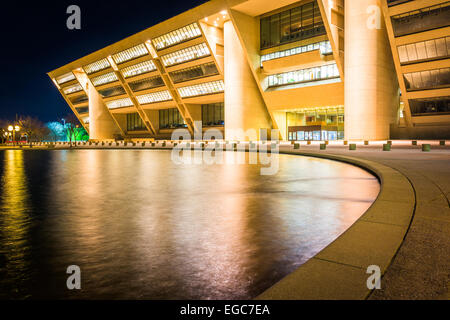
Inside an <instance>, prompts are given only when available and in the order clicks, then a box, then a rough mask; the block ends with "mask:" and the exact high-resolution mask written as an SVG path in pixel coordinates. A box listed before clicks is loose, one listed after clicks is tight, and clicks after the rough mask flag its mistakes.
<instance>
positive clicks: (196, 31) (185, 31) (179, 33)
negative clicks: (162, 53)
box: [152, 23, 202, 50]
mask: <svg viewBox="0 0 450 320" xmlns="http://www.w3.org/2000/svg"><path fill="white" fill-rule="evenodd" d="M201 35H202V32H201V30H200V27H199V26H198V24H197V23H192V24H190V25H188V26H186V27H183V28H180V29H177V30H175V31H172V32H169V33H167V34H165V35H162V36H160V37H158V38H155V39H153V40H152V42H153V45H154V46H155V48H156V50H161V49H164V48H167V47H170V46H173V45H175V44H178V43H181V42H183V41H186V40H190V39H194V38H197V37H199V36H201Z"/></svg>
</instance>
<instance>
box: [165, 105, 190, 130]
mask: <svg viewBox="0 0 450 320" xmlns="http://www.w3.org/2000/svg"><path fill="white" fill-rule="evenodd" d="M183 127H186V124H185V123H184V120H183V117H182V116H181V114H180V112H179V111H178V109H177V108H171V109H164V110H159V128H160V129H176V128H183Z"/></svg>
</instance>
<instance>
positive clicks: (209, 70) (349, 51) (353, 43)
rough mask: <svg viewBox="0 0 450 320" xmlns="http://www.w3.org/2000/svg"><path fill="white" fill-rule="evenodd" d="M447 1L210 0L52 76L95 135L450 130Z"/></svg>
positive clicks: (291, 135)
mask: <svg viewBox="0 0 450 320" xmlns="http://www.w3.org/2000/svg"><path fill="white" fill-rule="evenodd" d="M449 7H450V6H449V3H448V1H445V0H414V1H392V0H345V1H344V0H333V1H328V0H302V1H294V0H283V1H278V2H273V1H266V0H212V1H209V2H206V3H205V4H203V5H201V6H199V7H196V8H194V9H192V10H189V11H187V12H185V13H182V14H180V15H178V16H176V17H174V18H171V19H169V20H166V21H164V22H162V23H160V24H157V25H155V26H153V27H150V28H149V29H146V30H144V31H142V32H139V33H138V34H136V35H133V36H131V37H129V38H126V39H124V40H122V41H119V42H117V43H115V44H113V45H111V46H108V47H106V48H104V49H101V50H99V51H96V52H94V53H92V54H90V55H88V56H86V57H83V58H81V59H79V60H76V61H74V62H72V63H69V64H68V65H66V66H63V67H61V68H58V69H57V70H54V71H52V72H49V74H48V75H49V77H50V78H51V79H52V80H53V82H54V83H55V85H56V86H57V88H58V90H59V91H60V93H61V94H62V95H63V97H64V99H65V100H66V101H67V103H68V105H69V106H70V108H71V109H72V110H73V112H74V113H75V114H76V116H77V117H78V118H79V120H80V122H81V124H82V125H83V126H84V127H85V128H86V130H87V131H88V132H89V134H90V137H91V139H92V140H109V139H117V138H119V139H145V138H148V139H170V138H171V135H172V133H173V132H174V130H175V129H182V128H186V129H187V130H188V132H189V133H190V134H191V135H193V134H194V133H195V132H197V133H198V132H199V128H197V124H196V123H198V121H202V127H203V131H205V130H207V129H209V128H213V129H216V130H219V131H220V132H221V133H222V134H223V135H224V136H223V138H224V139H226V140H252V139H261V137H260V136H259V135H260V134H259V133H260V132H261V130H264V131H265V130H267V129H278V130H279V132H280V138H281V139H282V140H292V141H293V140H296V141H302V140H303V141H304V140H318V141H323V140H343V139H346V140H384V139H392V138H396V137H401V138H415V139H417V138H421V136H422V135H423V136H424V137H427V138H448V132H449V131H448V130H447V129H446V128H448V127H449V126H450V102H449V101H450V98H449V97H450V83H448V80H447V78H449V77H448V75H450V58H449V57H450V25H449V23H448V21H450V19H448V14H449V13H448V12H450V10H449ZM429 12H431V13H433V17H435V18H433V19H431V18H428V16H429V15H428V13H429ZM405 17H406V18H405ZM419 18H420V19H422V20H421V21H422V22H423V23H421V24H415V26H414V28H415V29H414V30H413V32H406V31H405V30H408V29H411V27H410V26H409V25H408V23H410V22H409V21H410V20H414V19H419ZM430 41H431V42H430ZM422 43H423V44H422ZM431 44H432V45H433V46H434V47H433V48H434V49H433V48H432V47H431ZM443 44H444V45H445V46H444V47H445V50H447V51H445V52H444V51H443V48H444V47H443ZM424 45H425V46H426V50H425V51H424V50H423V46H424ZM412 46H414V50H415V51H414V52H415V53H414V54H416V55H417V56H420V57H419V58H420V59H419V58H417V57H415V56H414V54H413V53H412V51H411V50H412V49H411V48H412ZM408 50H409V51H408ZM433 50H434V51H433ZM405 52H406V56H407V54H408V53H409V54H410V55H411V56H408V59H407V61H405ZM423 52H425V53H423ZM418 79H419V80H418ZM85 82H87V83H90V84H91V85H89V86H86V84H85ZM237 130H239V131H240V132H245V131H248V130H253V132H256V133H257V135H256V137H245V136H242V134H236V132H237ZM409 135H411V137H409ZM412 135H414V136H412ZM417 135H419V136H417Z"/></svg>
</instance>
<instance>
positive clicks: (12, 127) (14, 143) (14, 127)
mask: <svg viewBox="0 0 450 320" xmlns="http://www.w3.org/2000/svg"><path fill="white" fill-rule="evenodd" d="M8 131H9V132H12V137H13V145H16V132H19V131H20V127H19V126H18V125H14V126H8Z"/></svg>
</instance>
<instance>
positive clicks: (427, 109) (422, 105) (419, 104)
mask: <svg viewBox="0 0 450 320" xmlns="http://www.w3.org/2000/svg"><path fill="white" fill-rule="evenodd" d="M409 106H410V108H411V113H412V114H414V115H428V114H436V113H445V114H448V113H450V96H447V97H437V98H425V99H412V100H409Z"/></svg>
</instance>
